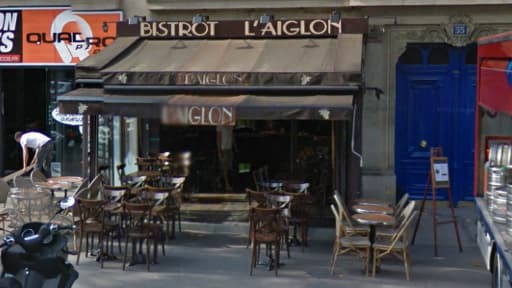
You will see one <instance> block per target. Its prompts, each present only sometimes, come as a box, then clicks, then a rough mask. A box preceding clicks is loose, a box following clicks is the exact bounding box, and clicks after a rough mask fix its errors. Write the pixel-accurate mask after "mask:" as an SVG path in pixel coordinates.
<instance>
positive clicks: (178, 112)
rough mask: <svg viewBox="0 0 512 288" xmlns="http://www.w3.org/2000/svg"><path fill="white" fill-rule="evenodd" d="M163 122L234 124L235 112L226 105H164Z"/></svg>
mask: <svg viewBox="0 0 512 288" xmlns="http://www.w3.org/2000/svg"><path fill="white" fill-rule="evenodd" d="M164 110H165V112H164V113H163V116H162V117H163V118H164V119H163V122H164V123H166V124H176V125H199V126H219V125H220V126H234V125H235V120H236V112H235V108H234V107H227V106H166V107H165V109H164Z"/></svg>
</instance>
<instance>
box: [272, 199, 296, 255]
mask: <svg viewBox="0 0 512 288" xmlns="http://www.w3.org/2000/svg"><path fill="white" fill-rule="evenodd" d="M266 197H267V207H271V208H278V209H279V211H281V223H280V228H281V233H282V234H283V237H282V239H283V240H284V244H285V245H286V253H287V255H288V258H290V242H289V241H288V238H289V236H290V223H289V219H290V217H291V207H290V206H291V203H292V200H293V196H291V195H284V194H271V193H267V194H266Z"/></svg>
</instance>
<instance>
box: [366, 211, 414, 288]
mask: <svg viewBox="0 0 512 288" xmlns="http://www.w3.org/2000/svg"><path fill="white" fill-rule="evenodd" d="M416 214H417V211H414V212H412V213H411V215H410V216H409V218H407V219H405V221H403V222H402V223H401V224H400V226H399V227H398V229H397V230H396V232H395V234H393V236H392V237H391V239H389V240H380V239H377V240H376V241H375V243H373V273H372V276H373V277H375V270H376V267H377V263H378V262H379V263H382V262H381V260H382V258H383V257H385V256H387V255H394V256H396V257H397V258H398V259H400V260H402V261H403V262H404V268H405V277H406V279H407V280H410V277H409V268H410V267H409V266H410V253H409V244H410V238H409V230H410V228H411V223H412V222H413V219H414V218H415V217H416ZM381 267H382V265H381ZM381 272H382V268H381Z"/></svg>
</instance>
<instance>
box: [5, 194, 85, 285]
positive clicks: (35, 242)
mask: <svg viewBox="0 0 512 288" xmlns="http://www.w3.org/2000/svg"><path fill="white" fill-rule="evenodd" d="M74 205H75V199H74V198H73V197H68V198H65V199H63V200H61V201H59V202H58V207H59V209H58V211H57V213H56V214H55V215H54V217H52V218H51V219H50V221H48V223H43V222H29V223H25V224H23V225H22V226H21V227H19V228H18V229H16V230H15V231H14V232H12V233H10V234H9V235H7V236H5V237H4V238H3V241H2V243H1V244H0V248H2V252H1V257H2V259H1V263H2V267H3V270H2V273H1V275H0V277H1V278H0V288H4V287H5V288H13V287H14V288H69V287H71V286H72V285H73V283H74V282H75V280H76V279H78V272H77V271H76V270H75V269H74V267H73V265H72V264H71V263H69V262H68V261H67V255H69V254H75V255H76V252H72V251H69V250H68V249H67V242H68V239H67V236H66V235H65V234H66V232H69V231H72V230H74V229H76V227H75V225H67V226H60V225H58V224H54V223H52V220H53V219H54V218H55V216H56V215H58V214H60V213H61V212H62V211H64V210H66V209H68V208H71V207H73V206H74Z"/></svg>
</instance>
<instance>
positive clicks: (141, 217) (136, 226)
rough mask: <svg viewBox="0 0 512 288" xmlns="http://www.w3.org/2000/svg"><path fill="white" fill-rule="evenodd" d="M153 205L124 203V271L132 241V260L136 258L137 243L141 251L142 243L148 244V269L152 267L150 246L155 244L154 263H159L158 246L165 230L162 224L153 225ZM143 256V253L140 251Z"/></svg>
mask: <svg viewBox="0 0 512 288" xmlns="http://www.w3.org/2000/svg"><path fill="white" fill-rule="evenodd" d="M152 208H153V203H151V202H147V201H143V202H140V203H132V202H123V212H124V214H125V217H126V219H127V223H126V231H125V245H124V257H123V270H126V261H127V257H128V242H129V241H130V240H131V246H132V258H135V256H136V249H137V243H139V242H140V243H141V244H140V245H141V246H140V248H139V250H142V242H144V241H145V242H146V256H145V263H146V269H147V271H149V266H150V256H149V251H150V246H151V242H152V243H153V262H154V263H157V246H158V242H159V241H161V239H162V234H163V231H162V230H163V229H162V227H161V225H160V224H155V223H151V222H150V219H151V209H152ZM139 253H140V254H142V252H141V251H139Z"/></svg>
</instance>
